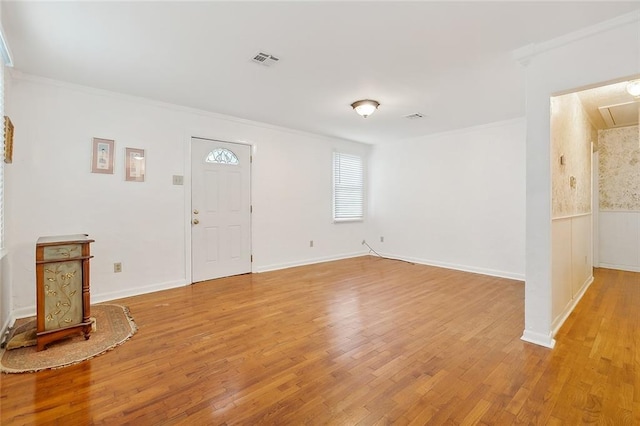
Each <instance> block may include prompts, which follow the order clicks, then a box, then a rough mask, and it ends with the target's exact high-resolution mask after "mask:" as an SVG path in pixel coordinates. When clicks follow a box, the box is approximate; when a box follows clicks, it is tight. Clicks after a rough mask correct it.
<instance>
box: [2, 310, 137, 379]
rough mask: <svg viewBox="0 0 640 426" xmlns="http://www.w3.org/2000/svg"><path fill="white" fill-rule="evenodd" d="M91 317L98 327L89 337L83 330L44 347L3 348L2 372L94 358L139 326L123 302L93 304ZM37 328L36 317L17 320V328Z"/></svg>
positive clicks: (41, 367) (29, 371) (34, 369)
mask: <svg viewBox="0 0 640 426" xmlns="http://www.w3.org/2000/svg"><path fill="white" fill-rule="evenodd" d="M91 317H92V318H95V320H96V329H95V331H92V332H91V337H90V338H89V340H85V339H84V336H83V335H82V334H81V333H78V334H77V335H73V336H69V337H68V338H65V339H61V340H58V341H56V342H52V343H50V344H49V345H47V348H46V349H45V350H43V351H40V352H37V351H36V347H35V346H28V347H23V348H17V349H11V350H7V349H3V350H2V352H0V371H2V372H3V373H31V372H36V371H40V370H46V369H49V368H62V367H67V366H69V365H73V364H77V363H79V362H82V361H85V360H87V359H91V358H93V357H96V356H98V355H100V354H103V353H105V352H107V351H110V350H112V349H113V348H115V347H117V346H119V345H121V344H123V343H124V342H126V341H127V340H128V339H129V338H130V337H131V336H133V335H134V334H135V333H136V331H138V327H137V326H136V324H135V322H134V321H133V318H132V317H131V315H130V314H129V309H128V308H126V307H125V306H121V305H111V304H101V305H91ZM31 323H33V325H32V327H33V329H35V317H31V318H22V319H19V320H17V321H16V324H15V325H14V330H18V329H21V330H25V329H28V328H30V327H31Z"/></svg>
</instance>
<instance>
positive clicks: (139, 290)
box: [91, 280, 190, 304]
mask: <svg viewBox="0 0 640 426" xmlns="http://www.w3.org/2000/svg"><path fill="white" fill-rule="evenodd" d="M189 284H190V283H188V282H187V281H185V280H177V281H166V282H163V283H157V284H152V285H148V286H144V287H135V288H129V289H126V290H121V291H114V292H110V293H98V294H93V293H92V294H91V303H92V304H93V303H102V302H108V301H110V300H115V299H122V298H124V297H131V296H138V295H140V294H147V293H155V292H156V291H161V290H169V289H171V288H176V287H184V286H186V285H189Z"/></svg>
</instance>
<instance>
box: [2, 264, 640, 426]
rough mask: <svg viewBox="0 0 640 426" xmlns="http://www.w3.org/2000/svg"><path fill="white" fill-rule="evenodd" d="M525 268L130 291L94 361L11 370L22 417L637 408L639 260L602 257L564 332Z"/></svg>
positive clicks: (12, 415)
mask: <svg viewBox="0 0 640 426" xmlns="http://www.w3.org/2000/svg"><path fill="white" fill-rule="evenodd" d="M523 298H524V284H523V283H522V282H518V281H512V280H507V279H500V278H493V277H488V276H482V275H475V274H470V273H464V272H457V271H451V270H446V269H438V268H433V267H427V266H421V265H412V264H409V263H404V262H399V261H392V260H385V259H379V258H374V257H368V256H366V257H361V258H355V259H349V260H343V261H337V262H330V263H323V264H318V265H311V266H304V267H299V268H292V269H287V270H283V271H276V272H269V273H263V274H254V275H244V276H238V277H232V278H225V279H220V280H215V281H210V282H204V283H199V284H195V285H192V286H188V287H184V288H179V289H173V290H168V291H163V292H157V293H153V294H148V295H142V296H137V297H131V298H127V299H122V300H119V301H118V303H122V304H125V305H127V306H129V307H130V309H131V313H132V315H133V316H134V319H135V321H136V323H137V325H138V327H139V331H138V333H137V334H136V335H135V336H134V337H133V338H132V339H131V340H130V341H128V342H126V343H125V344H124V345H122V346H120V347H119V348H117V349H116V350H114V351H111V352H108V353H106V354H104V355H101V356H99V357H97V358H94V359H92V360H90V361H87V362H83V363H81V364H78V365H75V366H72V367H68V368H64V369H60V370H53V371H44V372H40V373H36V374H19V375H1V377H0V379H1V381H2V383H1V385H0V386H1V408H2V414H1V422H2V424H3V425H14V424H64V425H84V424H108V425H122V424H132V425H158V424H189V425H205V424H250V425H253V424H285V425H298V424H312V425H315V424H335V425H351V424H363V425H369V424H398V425H403V424H418V425H423V424H434V425H440V424H447V423H448V424H488V425H507V424H517V423H522V424H534V425H549V424H568V425H574V424H586V423H601V424H612V425H613V424H615V425H624V424H640V351H639V350H638V343H639V333H640V314H639V312H640V274H635V273H629V272H619V271H612V270H602V269H601V270H596V279H595V282H594V283H593V284H592V286H591V288H590V289H589V290H588V292H587V293H586V294H585V296H584V297H583V300H582V301H581V302H580V304H579V305H578V307H577V309H576V310H575V311H574V313H573V314H571V316H570V317H569V319H568V320H567V322H566V323H565V325H564V327H563V328H562V329H561V330H560V332H559V333H558V335H557V336H556V338H557V345H556V348H555V349H554V350H548V349H545V348H542V347H538V346H535V345H531V344H528V343H525V342H523V341H521V340H520V336H521V335H522V331H523V316H524V312H523V309H524V308H523V304H524V301H523Z"/></svg>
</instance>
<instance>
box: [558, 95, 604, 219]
mask: <svg viewBox="0 0 640 426" xmlns="http://www.w3.org/2000/svg"><path fill="white" fill-rule="evenodd" d="M592 141H593V142H594V143H596V142H597V132H596V130H595V129H594V127H593V126H592V125H591V123H590V122H589V119H588V118H587V114H586V113H585V112H584V109H583V108H582V104H581V103H580V100H579V99H578V96H577V95H576V94H575V93H570V94H568V95H563V96H556V97H553V98H551V176H552V184H551V186H552V192H551V196H552V215H553V217H554V218H557V217H563V216H573V215H577V214H582V213H589V212H591V142H592ZM561 157H563V158H564V164H561V159H560V158H561Z"/></svg>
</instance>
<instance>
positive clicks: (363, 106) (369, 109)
mask: <svg viewBox="0 0 640 426" xmlns="http://www.w3.org/2000/svg"><path fill="white" fill-rule="evenodd" d="M379 106H380V102H378V101H372V100H371V99H363V100H361V101H355V102H354V103H352V104H351V108H353V109H354V110H355V111H356V112H357V113H358V114H360V115H361V116H363V117H364V118H367V117H368V116H370V115H371V114H373V112H374V111H375V110H377V109H378V107H379Z"/></svg>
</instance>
